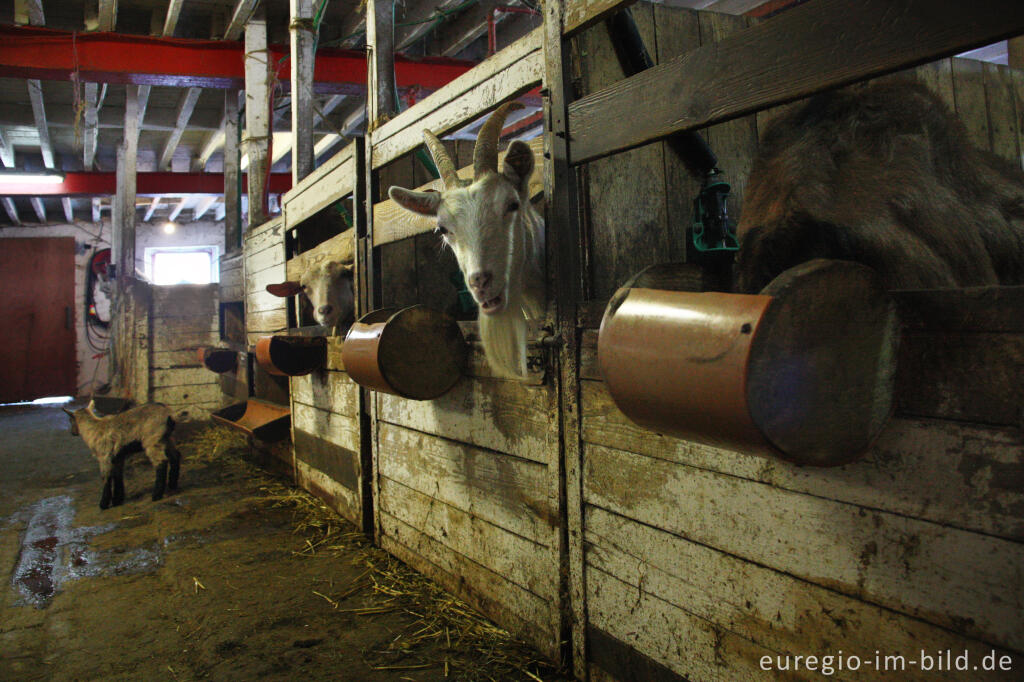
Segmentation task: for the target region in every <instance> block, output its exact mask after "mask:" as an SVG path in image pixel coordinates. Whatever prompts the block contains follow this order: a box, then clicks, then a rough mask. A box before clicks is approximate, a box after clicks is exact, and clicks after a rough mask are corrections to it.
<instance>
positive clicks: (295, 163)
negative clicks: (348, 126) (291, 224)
mask: <svg viewBox="0 0 1024 682" xmlns="http://www.w3.org/2000/svg"><path fill="white" fill-rule="evenodd" d="M289 8H290V11H291V24H290V31H291V37H292V40H291V50H292V51H291V54H292V59H291V68H292V107H291V109H292V184H293V185H297V184H298V183H299V181H300V180H302V178H304V177H306V176H307V175H309V174H310V173H311V172H312V171H313V165H314V158H313V43H314V40H315V36H314V34H313V0H290V2H289Z"/></svg>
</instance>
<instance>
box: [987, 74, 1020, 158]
mask: <svg viewBox="0 0 1024 682" xmlns="http://www.w3.org/2000/svg"><path fill="white" fill-rule="evenodd" d="M983 68H984V73H985V104H986V108H987V109H988V134H989V138H990V139H991V148H992V152H993V153H994V154H996V155H997V156H1001V157H1003V158H1004V159H1006V160H1008V161H1012V162H1014V163H1018V164H1019V163H1020V149H1019V148H1018V146H1017V145H1018V142H1017V138H1018V135H1019V131H1018V127H1019V126H1020V121H1018V120H1017V114H1016V111H1015V109H1014V99H1015V97H1014V91H1013V80H1012V77H1011V76H1010V69H1009V67H1007V66H1004V65H1002V64H992V63H989V62H985V63H984V64H983Z"/></svg>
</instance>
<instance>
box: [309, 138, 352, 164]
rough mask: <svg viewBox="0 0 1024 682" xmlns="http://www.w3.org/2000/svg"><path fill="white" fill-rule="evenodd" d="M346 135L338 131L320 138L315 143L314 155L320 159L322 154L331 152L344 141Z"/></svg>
mask: <svg viewBox="0 0 1024 682" xmlns="http://www.w3.org/2000/svg"><path fill="white" fill-rule="evenodd" d="M344 140H345V138H344V137H342V136H341V135H338V134H337V133H328V134H327V135H324V136H323V137H322V138H320V141H319V142H317V143H316V144H315V145H313V157H314V158H317V159H319V158H320V157H321V156H323V155H324V154H326V153H327V152H329V151H330V150H331V149H333V148H334V146H335V145H336V144H338V143H339V142H343V141H344Z"/></svg>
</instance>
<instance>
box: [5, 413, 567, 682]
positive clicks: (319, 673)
mask: <svg viewBox="0 0 1024 682" xmlns="http://www.w3.org/2000/svg"><path fill="white" fill-rule="evenodd" d="M201 428H206V429H210V428H213V427H201ZM195 432H196V427H193V429H192V431H191V433H195ZM189 433H190V431H189V429H188V428H186V429H184V431H183V433H182V434H181V435H180V436H179V439H178V440H179V444H181V445H182V451H183V452H184V453H185V455H186V460H185V461H184V463H183V468H182V480H181V489H180V491H179V492H177V493H174V494H171V495H169V496H168V497H165V498H164V499H163V500H161V501H159V502H151V501H150V499H149V491H150V489H151V486H152V476H153V471H152V469H151V468H150V467H149V465H148V463H147V462H146V461H145V459H144V458H143V457H142V456H141V455H136V456H135V459H134V464H133V465H131V466H129V468H128V470H127V472H126V475H125V491H126V501H125V504H124V505H123V506H120V507H116V508H113V509H109V510H107V511H101V510H100V509H99V505H98V501H99V494H100V483H99V476H98V471H97V466H96V463H95V461H94V460H93V459H92V458H91V457H90V455H89V453H88V451H87V449H86V448H85V446H84V444H83V443H82V441H81V440H80V439H78V438H76V437H73V436H71V435H70V434H69V433H68V431H67V418H66V417H65V415H64V414H63V413H62V412H61V410H60V409H59V408H55V407H50V406H46V407H44V406H32V407H2V408H0V567H2V568H3V571H4V577H5V581H6V582H5V586H4V589H3V597H2V598H0V680H93V679H104V680H121V679H123V680H128V679H131V680H157V679H166V680H192V679H213V680H253V679H263V680H285V679H332V680H367V681H373V680H438V679H446V677H447V679H456V680H464V679H493V680H506V679H508V680H512V679H522V680H529V679H533V680H537V679H545V680H548V679H564V678H562V677H561V676H559V675H557V674H556V672H555V671H554V670H552V669H551V668H550V667H548V666H546V665H545V664H543V663H541V662H539V661H537V660H535V659H534V657H533V656H532V655H531V652H530V651H529V650H528V649H526V648H525V647H523V646H522V645H520V644H518V643H515V642H513V641H512V640H510V639H508V638H507V636H505V635H503V633H501V631H499V630H498V629H497V628H494V627H493V626H491V625H490V624H488V623H486V622H485V621H483V620H482V619H477V618H475V617H472V616H467V617H470V618H471V620H470V621H468V622H470V623H471V625H472V627H471V628H469V630H471V632H470V631H460V630H459V629H458V627H457V626H455V625H449V622H450V621H449V620H446V619H445V618H442V617H440V616H436V615H432V609H434V608H435V607H434V606H432V605H431V604H430V603H429V599H438V598H440V600H441V602H443V603H446V604H447V606H442V607H438V608H441V609H442V610H446V612H451V610H452V609H454V610H455V611H457V612H460V613H461V612H462V611H463V610H464V609H465V607H464V606H463V605H460V604H458V603H457V602H455V601H453V600H451V599H450V598H447V599H446V597H445V595H443V594H441V595H440V597H438V595H437V594H433V596H430V597H429V598H428V597H425V596H423V595H422V594H418V595H417V596H415V597H413V598H410V597H409V596H408V595H406V594H404V593H405V592H406V589H407V588H406V585H407V583H406V582H405V581H407V580H411V582H410V583H408V584H412V583H415V582H416V580H415V579H414V578H415V577H413V579H409V578H408V576H407V575H406V574H407V569H405V567H404V566H401V565H397V564H398V562H395V561H394V560H392V559H390V558H389V557H387V556H386V555H384V554H383V553H382V552H380V551H379V550H376V549H374V548H372V547H367V546H366V543H365V542H363V541H362V540H361V539H356V540H353V539H352V538H355V537H357V534H355V533H354V532H353V529H351V528H348V529H345V527H344V526H334V525H333V523H335V522H330V523H328V524H327V525H328V526H330V528H329V529H328V531H327V533H328V535H327V536H321V537H319V538H318V537H316V535H315V533H316V532H318V528H317V524H315V523H314V524H312V527H311V526H310V524H309V522H308V519H307V521H305V522H302V523H299V522H298V521H297V514H298V512H297V511H296V507H295V505H294V504H282V502H281V500H282V499H285V497H283V496H282V494H281V491H282V490H285V491H288V489H287V487H286V486H284V485H283V484H282V483H281V482H279V481H275V480H274V479H271V478H270V477H268V476H267V475H265V474H263V473H261V472H259V471H258V470H256V469H254V468H253V467H252V466H251V465H249V464H247V463H245V462H244V461H239V462H234V461H218V460H211V461H205V462H203V461H200V460H201V458H198V457H196V458H193V459H192V460H191V461H190V460H189V459H188V453H189V448H188V447H187V445H188V443H187V442H182V439H183V438H184V439H185V440H186V441H187V438H188V437H189ZM288 494H289V495H291V494H293V492H291V491H289V492H288ZM337 523H339V524H340V522H337ZM323 528H324V526H323V525H322V524H321V525H320V527H319V532H321V533H323V532H324V531H323ZM337 528H341V529H342V531H341V532H338V531H337ZM311 533H314V535H313V536H311V535H310V534H311ZM346 537H347V538H348V539H347V540H346ZM382 564H384V565H385V566H384V568H383V569H382V568H381V566H382ZM382 570H383V573H382ZM396 571H397V573H395V572H396ZM403 571H406V572H405V573H403ZM391 574H395V575H397V574H401V575H403V576H406V577H405V578H396V579H391V578H389V577H388V576H389V575H391ZM382 575H383V576H384V577H381V576H382ZM389 580H391V582H389ZM389 585H390V586H389ZM408 589H410V590H411V589H412V588H408ZM438 613H440V612H438ZM460 617H461V616H460Z"/></svg>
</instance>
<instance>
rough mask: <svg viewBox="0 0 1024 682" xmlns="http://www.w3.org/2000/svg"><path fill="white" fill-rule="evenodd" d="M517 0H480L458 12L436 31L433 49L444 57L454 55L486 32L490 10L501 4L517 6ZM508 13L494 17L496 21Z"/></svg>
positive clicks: (501, 13)
mask: <svg viewBox="0 0 1024 682" xmlns="http://www.w3.org/2000/svg"><path fill="white" fill-rule="evenodd" d="M520 4H521V3H520V1H519V0H511V1H510V2H507V1H506V0H480V2H478V3H476V4H474V5H472V6H471V7H469V8H468V9H466V10H465V11H463V12H461V13H459V15H458V16H456V17H455V18H454V19H452V20H450V21H447V22H445V24H444V25H443V26H442V28H441V29H440V30H439V31H438V37H437V40H436V41H435V42H434V48H435V49H434V51H435V52H436V53H437V54H440V55H444V56H446V57H449V56H452V55H456V54H458V53H460V52H462V51H463V50H465V49H466V48H467V47H469V45H470V44H472V43H473V42H474V41H475V40H477V39H478V38H480V36H482V35H485V34H486V33H487V17H488V16H489V15H490V13H491V10H493V9H494V8H495V7H500V6H502V5H510V6H513V7H517V6H519V5H520ZM508 16H509V15H508V13H506V12H500V13H498V15H497V16H495V17H494V20H495V21H496V22H501V21H504V20H505V19H506V18H507V17H508Z"/></svg>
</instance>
